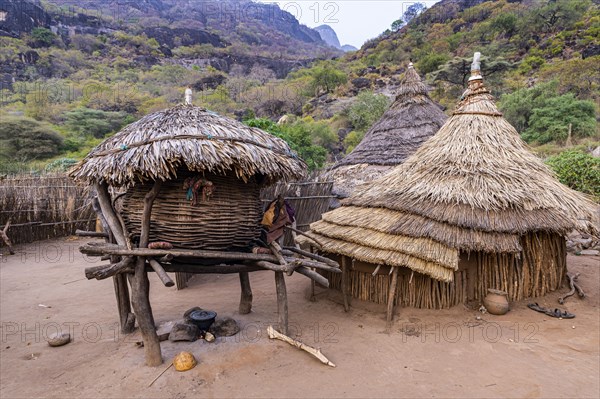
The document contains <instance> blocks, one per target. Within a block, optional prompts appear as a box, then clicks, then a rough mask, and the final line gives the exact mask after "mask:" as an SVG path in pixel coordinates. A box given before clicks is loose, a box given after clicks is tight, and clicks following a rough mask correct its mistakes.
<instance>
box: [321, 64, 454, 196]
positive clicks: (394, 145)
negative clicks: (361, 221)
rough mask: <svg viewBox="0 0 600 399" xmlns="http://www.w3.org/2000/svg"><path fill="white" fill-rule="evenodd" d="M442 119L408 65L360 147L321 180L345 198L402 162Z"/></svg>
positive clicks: (328, 171)
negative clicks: (390, 102)
mask: <svg viewBox="0 0 600 399" xmlns="http://www.w3.org/2000/svg"><path fill="white" fill-rule="evenodd" d="M446 119H447V117H446V114H444V112H443V111H442V108H441V106H440V105H438V104H436V103H434V102H433V101H432V100H431V98H429V95H428V93H427V87H426V86H425V84H424V83H423V82H422V81H421V78H420V76H419V74H418V73H417V71H416V70H415V68H414V67H413V65H412V63H410V64H409V66H408V68H407V70H406V72H405V74H404V77H403V79H402V80H401V82H400V86H399V88H398V91H397V93H396V99H395V101H394V103H393V104H392V105H391V106H390V108H389V109H388V110H387V111H386V112H385V113H384V114H383V115H382V117H381V118H380V119H379V121H377V122H376V123H375V124H374V125H373V126H372V127H371V128H370V129H369V130H368V131H367V133H366V134H365V137H364V138H363V140H362V141H361V142H360V144H358V145H357V146H356V148H354V150H353V151H352V152H351V153H350V154H348V155H346V156H345V157H344V158H343V159H341V160H340V161H339V162H337V163H335V164H334V165H333V166H332V167H331V168H329V170H327V172H325V173H324V174H323V176H322V177H321V178H322V179H326V180H331V181H333V182H334V184H333V193H334V194H335V195H337V196H338V197H340V198H346V197H348V196H349V195H350V194H351V193H352V191H353V190H354V187H355V186H357V185H360V184H362V183H365V182H370V181H372V180H375V179H377V178H378V177H380V176H382V175H384V174H385V173H387V172H389V171H390V170H391V169H393V168H394V167H395V166H397V165H399V164H401V163H402V162H404V161H405V160H406V158H408V157H409V156H410V155H412V154H413V153H414V152H415V151H416V150H417V148H419V147H420V146H421V145H422V144H423V143H424V142H425V141H427V140H428V139H429V138H430V137H431V136H433V135H434V134H435V133H436V132H437V131H438V130H439V129H440V127H441V126H442V125H443V124H444V122H445V121H446Z"/></svg>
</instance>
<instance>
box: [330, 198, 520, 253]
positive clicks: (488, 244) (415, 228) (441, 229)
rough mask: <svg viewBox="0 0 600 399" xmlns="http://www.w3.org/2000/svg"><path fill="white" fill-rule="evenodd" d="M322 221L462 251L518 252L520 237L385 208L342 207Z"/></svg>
mask: <svg viewBox="0 0 600 399" xmlns="http://www.w3.org/2000/svg"><path fill="white" fill-rule="evenodd" d="M323 220H324V221H327V222H329V223H334V224H338V225H342V226H353V227H364V228H368V229H372V230H376V231H379V232H382V233H387V234H402V235H407V236H409V237H414V238H431V239H432V240H435V241H438V242H440V243H442V244H444V245H446V246H448V247H450V248H454V249H459V250H463V251H483V252H501V253H506V252H521V250H522V247H521V243H520V236H519V235H518V234H506V233H498V232H486V231H480V230H475V229H471V228H466V229H465V228H460V227H458V226H454V225H450V224H448V223H440V222H438V221H435V220H433V219H430V218H427V217H424V216H420V215H414V214H410V213H406V212H400V211H395V210H391V209H386V208H362V207H355V206H345V207H343V208H338V209H336V210H333V211H331V212H328V213H326V214H324V215H323Z"/></svg>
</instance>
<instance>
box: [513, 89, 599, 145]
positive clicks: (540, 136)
mask: <svg viewBox="0 0 600 399" xmlns="http://www.w3.org/2000/svg"><path fill="white" fill-rule="evenodd" d="M569 126H571V134H572V136H573V137H576V138H577V137H590V136H593V135H594V134H596V132H597V125H596V110H595V108H594V103H593V102H591V101H583V100H577V99H576V98H575V96H573V94H571V93H568V94H565V95H562V96H558V97H554V98H549V99H547V100H546V101H545V103H544V104H543V106H542V107H540V108H535V109H533V112H532V114H531V117H530V118H529V128H528V129H527V130H525V132H523V139H524V140H526V141H528V142H532V141H536V142H538V143H540V144H544V143H548V142H550V141H564V140H566V139H567V137H568V132H569Z"/></svg>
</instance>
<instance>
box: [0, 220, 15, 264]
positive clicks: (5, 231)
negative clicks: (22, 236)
mask: <svg viewBox="0 0 600 399" xmlns="http://www.w3.org/2000/svg"><path fill="white" fill-rule="evenodd" d="M9 227H10V219H8V222H6V225H5V226H4V229H2V230H0V237H2V241H4V243H5V244H6V246H7V247H8V253H9V254H11V255H14V254H15V250H14V249H13V246H12V241H10V238H8V228H9Z"/></svg>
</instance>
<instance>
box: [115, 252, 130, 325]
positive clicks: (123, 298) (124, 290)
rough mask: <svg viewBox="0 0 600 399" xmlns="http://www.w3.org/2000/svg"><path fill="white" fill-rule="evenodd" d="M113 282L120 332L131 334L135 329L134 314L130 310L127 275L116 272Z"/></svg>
mask: <svg viewBox="0 0 600 399" xmlns="http://www.w3.org/2000/svg"><path fill="white" fill-rule="evenodd" d="M132 264H133V262H132ZM113 283H114V286H115V295H116V297H117V308H118V309H119V322H120V325H121V333H123V334H131V333H132V332H133V330H134V329H135V315H134V314H133V313H132V312H131V301H130V300H129V285H128V283H127V275H126V274H117V275H116V276H114V278H113Z"/></svg>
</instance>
